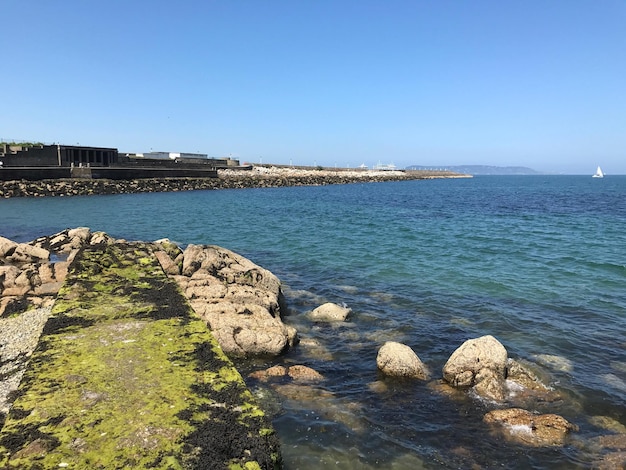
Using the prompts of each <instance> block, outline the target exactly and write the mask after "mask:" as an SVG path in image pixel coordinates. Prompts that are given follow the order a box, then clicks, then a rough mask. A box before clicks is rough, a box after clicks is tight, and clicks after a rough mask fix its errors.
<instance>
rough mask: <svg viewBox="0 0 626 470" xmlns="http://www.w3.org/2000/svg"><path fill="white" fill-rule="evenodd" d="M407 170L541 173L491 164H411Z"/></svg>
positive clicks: (467, 172)
mask: <svg viewBox="0 0 626 470" xmlns="http://www.w3.org/2000/svg"><path fill="white" fill-rule="evenodd" d="M406 169H407V170H448V171H454V172H455V173H464V174H466V175H540V174H541V173H540V172H539V171H536V170H533V169H532V168H526V167H524V166H489V165H451V166H437V167H435V166H423V165H411V166H407V167H406Z"/></svg>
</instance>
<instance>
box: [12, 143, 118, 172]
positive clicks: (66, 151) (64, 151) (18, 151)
mask: <svg viewBox="0 0 626 470" xmlns="http://www.w3.org/2000/svg"><path fill="white" fill-rule="evenodd" d="M0 162H1V163H2V166H4V167H51V166H56V167H72V166H78V167H81V166H86V167H92V166H96V167H101V166H111V165H115V164H117V162H118V152H117V149H114V148H104V147H80V146H77V145H76V146H74V145H32V146H30V145H29V146H25V145H9V144H3V145H2V147H0Z"/></svg>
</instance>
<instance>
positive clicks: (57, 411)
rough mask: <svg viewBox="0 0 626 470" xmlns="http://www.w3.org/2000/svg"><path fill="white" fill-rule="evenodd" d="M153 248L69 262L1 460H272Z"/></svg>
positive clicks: (40, 463) (248, 409)
mask: <svg viewBox="0 0 626 470" xmlns="http://www.w3.org/2000/svg"><path fill="white" fill-rule="evenodd" d="M152 249H153V245H151V244H144V243H132V244H131V243H120V242H118V243H114V244H109V245H107V244H102V245H97V246H92V247H87V248H84V249H83V250H82V251H81V252H80V253H79V254H78V256H77V257H76V258H75V260H74V262H73V264H72V267H71V269H70V273H69V274H68V276H67V278H66V280H65V284H64V286H63V288H62V289H61V291H60V292H59V296H58V298H57V301H56V303H55V305H54V308H53V311H52V316H51V317H50V319H49V320H48V323H47V324H46V326H45V327H44V332H43V334H42V337H41V339H40V342H39V345H38V347H37V349H36V351H35V352H34V354H33V356H32V358H31V362H30V365H29V368H28V369H27V371H26V373H25V375H24V378H23V380H22V384H21V385H20V388H19V390H18V392H17V398H16V400H15V402H14V404H13V408H12V409H11V411H10V412H9V414H8V416H7V419H6V422H5V424H4V427H3V428H2V432H1V433H0V468H6V469H18V468H19V469H42V470H43V469H53V468H54V469H58V468H72V469H87V468H89V469H122V468H128V469H130V468H158V469H200V468H202V469H220V468H232V469H235V468H241V469H270V468H278V467H279V466H280V454H279V450H278V441H277V438H276V436H275V434H274V432H273V430H272V428H271V425H270V423H269V420H268V418H267V417H266V416H265V414H264V413H263V411H262V410H261V409H260V408H259V407H258V406H257V404H256V403H255V400H254V398H253V396H252V394H251V393H250V391H249V390H248V389H247V388H246V386H245V384H244V382H243V380H242V378H241V375H240V374H239V373H238V372H237V370H236V369H235V368H234V366H233V365H232V363H231V362H230V361H229V360H228V358H227V357H226V356H225V355H224V353H223V352H222V350H221V349H220V347H219V346H218V345H217V342H216V341H215V339H214V338H213V336H212V335H211V333H210V331H209V330H208V329H207V327H206V325H205V324H204V322H203V321H202V320H201V319H200V318H198V317H197V316H196V315H195V313H194V312H193V310H192V309H191V307H190V306H189V304H188V303H187V302H186V299H185V298H184V296H183V295H182V293H181V292H180V291H179V290H178V288H177V286H176V284H175V282H174V281H173V280H171V279H169V278H168V277H167V276H166V275H165V274H164V273H163V271H162V269H161V267H160V265H159V264H158V262H157V261H156V258H155V257H154V256H153V254H152Z"/></svg>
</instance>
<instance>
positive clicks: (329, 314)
mask: <svg viewBox="0 0 626 470" xmlns="http://www.w3.org/2000/svg"><path fill="white" fill-rule="evenodd" d="M350 312H352V309H350V308H348V307H342V306H341V305H337V304H334V303H331V302H327V303H325V304H323V305H320V306H319V307H317V308H316V309H314V310H312V311H311V312H309V318H310V319H311V320H313V321H325V322H335V321H345V320H346V318H348V315H349V314H350Z"/></svg>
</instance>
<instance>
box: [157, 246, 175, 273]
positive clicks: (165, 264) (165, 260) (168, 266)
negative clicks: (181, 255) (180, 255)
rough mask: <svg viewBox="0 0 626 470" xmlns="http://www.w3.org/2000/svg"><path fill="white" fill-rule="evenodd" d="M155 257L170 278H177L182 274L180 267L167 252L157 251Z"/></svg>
mask: <svg viewBox="0 0 626 470" xmlns="http://www.w3.org/2000/svg"><path fill="white" fill-rule="evenodd" d="M154 256H156V259H158V260H159V263H160V264H161V267H162V268H163V271H164V272H165V274H167V275H168V276H176V275H178V274H180V270H179V268H178V265H177V264H176V263H175V262H174V260H173V259H172V258H170V256H169V255H168V254H167V252H165V251H155V252H154Z"/></svg>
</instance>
